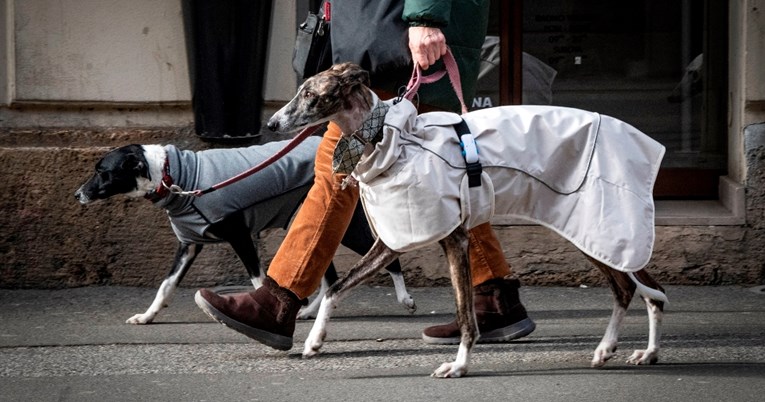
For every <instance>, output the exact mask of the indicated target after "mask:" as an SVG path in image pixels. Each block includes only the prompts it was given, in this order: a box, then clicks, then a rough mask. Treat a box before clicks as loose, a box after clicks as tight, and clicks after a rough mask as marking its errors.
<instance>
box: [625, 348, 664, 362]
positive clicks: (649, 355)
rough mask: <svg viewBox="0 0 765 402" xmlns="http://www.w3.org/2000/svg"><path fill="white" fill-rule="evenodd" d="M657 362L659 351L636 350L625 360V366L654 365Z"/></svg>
mask: <svg viewBox="0 0 765 402" xmlns="http://www.w3.org/2000/svg"><path fill="white" fill-rule="evenodd" d="M658 361H659V351H658V350H657V349H645V350H636V351H635V352H634V353H633V354H632V356H630V357H629V359H627V364H635V365H642V364H656V362H658Z"/></svg>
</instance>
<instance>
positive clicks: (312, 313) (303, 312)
mask: <svg viewBox="0 0 765 402" xmlns="http://www.w3.org/2000/svg"><path fill="white" fill-rule="evenodd" d="M318 312H319V306H318V305H316V306H315V307H314V305H313V304H311V305H309V306H306V307H303V308H301V309H300V311H299V312H298V315H297V319H298V320H310V319H312V318H316V313H318Z"/></svg>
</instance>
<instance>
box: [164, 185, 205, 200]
mask: <svg viewBox="0 0 765 402" xmlns="http://www.w3.org/2000/svg"><path fill="white" fill-rule="evenodd" d="M162 185H163V186H164V187H165V188H166V189H167V191H169V192H170V194H175V195H184V196H188V195H193V196H195V197H199V196H200V195H201V194H200V192H199V191H184V190H183V189H182V188H181V187H180V186H178V185H176V184H171V185H169V186H168V185H167V183H165V182H164V181H162Z"/></svg>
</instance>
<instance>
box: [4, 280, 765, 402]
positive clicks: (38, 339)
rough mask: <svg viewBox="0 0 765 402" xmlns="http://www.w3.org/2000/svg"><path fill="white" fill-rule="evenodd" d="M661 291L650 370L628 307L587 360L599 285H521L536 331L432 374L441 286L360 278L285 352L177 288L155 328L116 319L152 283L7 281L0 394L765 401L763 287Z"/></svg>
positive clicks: (640, 318) (443, 310) (641, 314)
mask: <svg viewBox="0 0 765 402" xmlns="http://www.w3.org/2000/svg"><path fill="white" fill-rule="evenodd" d="M761 290H762V289H757V288H742V287H672V286H670V287H668V295H669V297H670V302H671V304H670V305H669V306H668V307H667V312H666V316H665V320H664V338H663V343H662V346H663V348H662V352H661V359H660V361H659V364H658V365H655V366H647V367H633V366H628V365H625V364H624V363H623V362H624V360H625V359H626V358H627V356H629V354H631V352H632V350H633V349H635V348H642V347H643V346H644V344H645V340H646V336H647V321H646V316H645V311H644V308H643V305H642V303H633V306H632V309H631V310H630V314H629V316H628V318H627V320H626V323H625V328H624V331H623V336H622V342H621V345H620V346H621V347H620V349H619V355H618V356H617V358H616V359H615V360H613V361H611V362H610V363H609V364H608V365H607V366H606V367H605V368H603V369H591V368H589V361H590V359H591V353H592V350H593V349H594V348H595V346H596V345H597V343H598V341H599V339H600V336H601V335H602V332H603V330H604V329H605V326H606V323H607V322H608V318H609V314H610V309H611V299H610V294H609V292H608V290H607V289H603V288H541V287H539V288H537V287H532V288H523V289H522V298H523V300H524V302H525V304H526V306H527V308H528V309H529V313H530V315H531V316H532V318H533V319H534V320H535V321H536V323H537V330H536V331H535V332H534V333H533V334H531V335H530V336H529V337H527V338H525V339H524V340H521V341H517V342H514V343H511V344H501V345H479V346H477V347H476V348H475V353H474V355H473V361H472V366H471V372H470V375H469V376H468V377H466V378H462V379H456V380H455V379H452V380H441V379H434V378H430V377H429V374H430V373H431V372H432V370H433V369H435V368H436V367H437V366H438V365H439V364H440V363H441V362H444V361H448V360H451V359H453V358H454V355H455V354H456V351H457V348H456V347H455V346H430V345H425V344H424V343H423V342H421V341H420V339H419V336H420V331H421V330H422V328H423V327H425V326H427V325H431V324H434V323H441V322H446V321H448V320H450V319H451V318H452V311H453V306H454V302H453V301H452V298H451V291H450V289H448V288H433V289H421V288H417V289H410V291H411V293H412V296H413V297H414V298H415V301H416V303H417V306H418V311H417V312H416V313H415V314H414V315H409V314H408V313H407V312H406V311H405V310H404V309H403V307H401V306H399V305H398V304H396V302H395V298H394V297H393V294H392V293H393V291H392V288H386V287H378V288H371V287H363V288H360V289H358V290H357V291H356V292H355V293H354V294H353V295H352V296H351V297H350V298H349V299H348V300H346V301H345V302H344V304H343V305H341V307H340V308H339V309H338V311H337V314H336V319H334V320H333V321H332V323H331V325H330V327H329V330H330V332H329V339H328V342H327V344H326V345H325V347H324V349H323V353H322V355H321V356H319V357H317V358H314V359H307V360H304V359H302V358H301V356H300V351H301V349H302V341H303V340H304V339H305V336H306V334H307V333H308V330H309V329H310V325H311V322H300V323H298V328H297V331H296V344H295V347H293V349H292V350H290V351H289V352H279V351H275V350H272V349H269V348H268V347H265V346H262V345H260V344H257V343H255V342H253V341H250V340H249V339H248V338H246V337H244V336H242V335H239V334H237V333H235V332H233V331H231V330H229V329H227V328H225V327H223V326H222V325H219V324H217V323H214V322H212V321H211V320H210V319H209V318H208V317H207V316H205V315H204V314H203V313H202V312H201V310H199V309H198V308H197V307H196V305H195V304H194V301H193V294H194V291H195V289H181V290H180V292H179V294H178V295H177V296H176V297H175V299H174V301H173V303H172V304H171V306H170V307H169V308H167V309H166V310H165V311H163V312H162V313H160V315H159V316H158V317H157V320H156V323H155V324H152V325H146V326H134V325H129V324H125V323H124V321H125V319H127V318H128V317H130V316H132V315H133V314H135V313H138V312H142V311H143V309H145V308H146V307H147V306H148V305H149V303H150V302H151V300H152V298H153V296H154V291H155V289H137V288H125V287H89V288H78V289H67V290H53V291H49V290H6V289H3V290H0V307H2V309H0V322H1V323H2V324H1V326H0V401H131V400H150V401H229V400H230V401H245V400H259V401H399V400H401V401H403V400H411V401H435V400H439V401H451V400H474V401H479V400H480V401H483V400H486V401H491V400H519V401H598V400H603V401H605V400H622V399H626V398H629V399H631V400H654V401H755V400H757V401H759V400H762V396H763V395H765V292H762V291H761Z"/></svg>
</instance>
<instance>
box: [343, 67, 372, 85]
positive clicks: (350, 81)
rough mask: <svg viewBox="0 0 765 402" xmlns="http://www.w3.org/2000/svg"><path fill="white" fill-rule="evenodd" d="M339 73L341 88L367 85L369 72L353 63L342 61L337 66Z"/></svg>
mask: <svg viewBox="0 0 765 402" xmlns="http://www.w3.org/2000/svg"><path fill="white" fill-rule="evenodd" d="M337 67H338V72H339V73H340V84H341V86H342V87H343V88H349V89H350V88H354V87H356V86H357V85H366V86H369V73H368V72H367V71H366V70H364V69H363V68H361V67H359V66H358V65H356V64H353V63H343V64H340V65H338V66H337Z"/></svg>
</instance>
